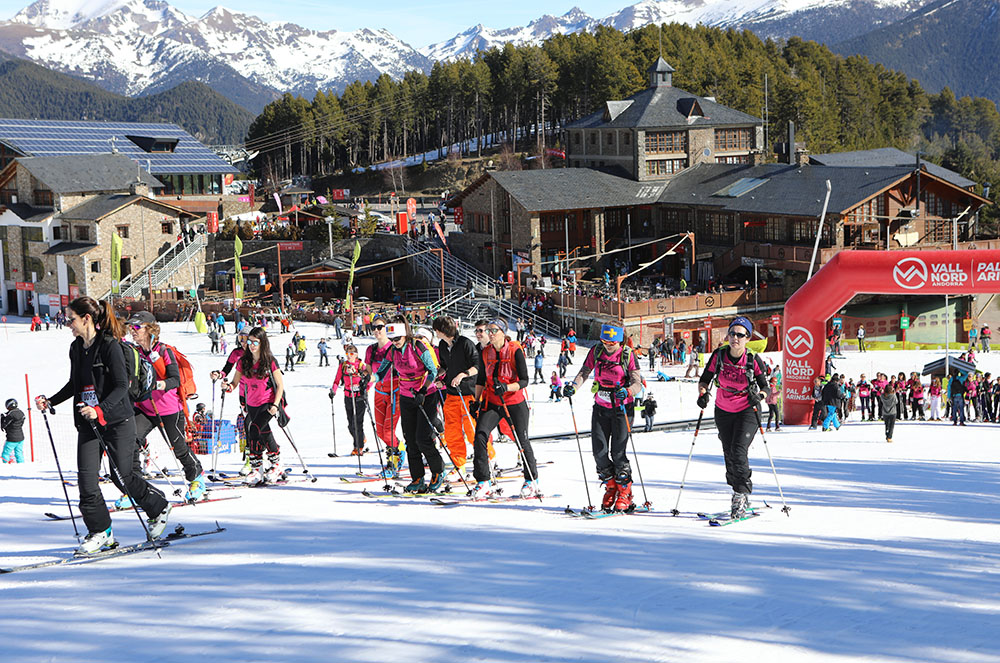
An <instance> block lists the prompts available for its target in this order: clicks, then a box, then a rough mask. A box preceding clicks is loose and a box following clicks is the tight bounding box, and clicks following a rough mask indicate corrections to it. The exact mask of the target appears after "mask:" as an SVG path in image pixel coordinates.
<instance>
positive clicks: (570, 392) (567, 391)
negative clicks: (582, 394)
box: [563, 382, 576, 398]
mask: <svg viewBox="0 0 1000 663" xmlns="http://www.w3.org/2000/svg"><path fill="white" fill-rule="evenodd" d="M574 394H576V387H574V386H573V383H572V382H570V383H569V384H568V385H566V386H565V387H563V396H565V397H566V398H573V396H574Z"/></svg>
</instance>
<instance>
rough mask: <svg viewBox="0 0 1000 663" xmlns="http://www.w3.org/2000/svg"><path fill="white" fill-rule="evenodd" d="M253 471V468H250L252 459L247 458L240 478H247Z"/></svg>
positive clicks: (241, 469)
mask: <svg viewBox="0 0 1000 663" xmlns="http://www.w3.org/2000/svg"><path fill="white" fill-rule="evenodd" d="M251 469H253V468H251V467H250V457H249V456H247V459H246V462H244V463H243V467H242V468H240V476H241V477H245V476H246V475H248V474H250V470H251Z"/></svg>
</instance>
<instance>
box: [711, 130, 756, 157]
mask: <svg viewBox="0 0 1000 663" xmlns="http://www.w3.org/2000/svg"><path fill="white" fill-rule="evenodd" d="M751 147H752V143H751V142H750V129H716V130H715V151H716V152H729V151H737V150H749V149H750V148H751Z"/></svg>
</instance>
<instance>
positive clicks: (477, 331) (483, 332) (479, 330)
mask: <svg viewBox="0 0 1000 663" xmlns="http://www.w3.org/2000/svg"><path fill="white" fill-rule="evenodd" d="M476 333H477V334H485V333H486V330H485V329H477V330H476Z"/></svg>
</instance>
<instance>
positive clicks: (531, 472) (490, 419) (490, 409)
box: [472, 401, 538, 481]
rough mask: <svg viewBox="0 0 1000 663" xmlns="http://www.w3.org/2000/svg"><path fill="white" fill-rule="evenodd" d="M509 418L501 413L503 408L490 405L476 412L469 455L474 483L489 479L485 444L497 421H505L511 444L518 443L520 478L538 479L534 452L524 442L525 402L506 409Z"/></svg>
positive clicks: (487, 453)
mask: <svg viewBox="0 0 1000 663" xmlns="http://www.w3.org/2000/svg"><path fill="white" fill-rule="evenodd" d="M507 411H509V412H510V417H509V418H508V417H507V412H505V411H504V406H502V405H496V404H494V403H490V404H488V405H486V406H485V409H483V410H480V411H479V417H478V418H477V419H476V439H475V442H473V450H474V451H473V456H472V476H473V477H475V479H476V481H489V480H490V456H489V449H488V448H487V447H488V441H489V437H490V433H492V432H493V429H494V428H496V427H497V426H499V425H500V420H501V419H507V423H508V424H509V425H510V427H511V430H513V432H514V437H515V438H516V439H515V440H514V442H515V443H516V444H518V445H519V446H520V448H521V451H522V452H524V461H525V462H524V478H525V479H528V480H534V479H538V467H537V465H536V464H535V452H534V450H532V448H531V440H530V439H528V404H527V403H525V402H523V401H522V402H520V403H514V404H513V405H508V406H507Z"/></svg>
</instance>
